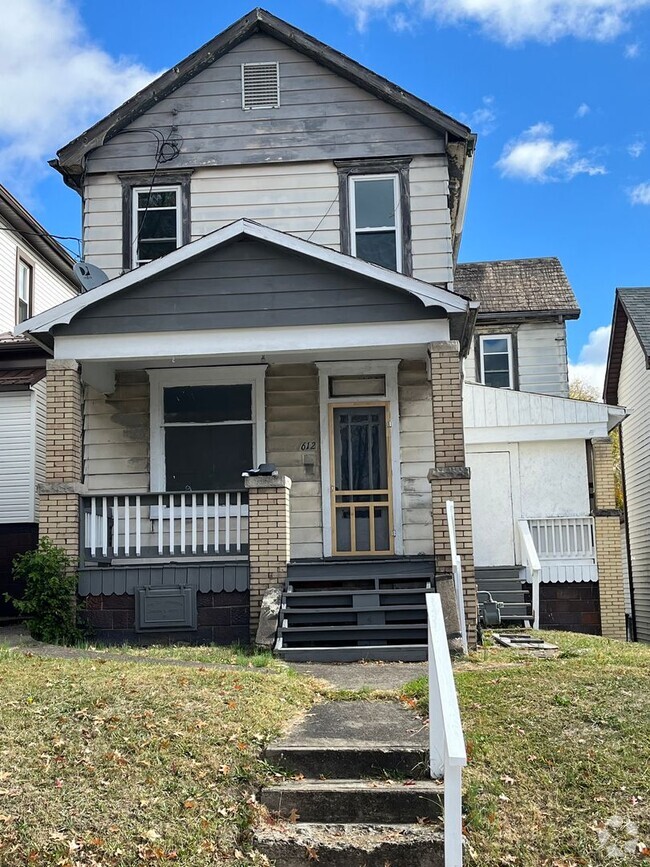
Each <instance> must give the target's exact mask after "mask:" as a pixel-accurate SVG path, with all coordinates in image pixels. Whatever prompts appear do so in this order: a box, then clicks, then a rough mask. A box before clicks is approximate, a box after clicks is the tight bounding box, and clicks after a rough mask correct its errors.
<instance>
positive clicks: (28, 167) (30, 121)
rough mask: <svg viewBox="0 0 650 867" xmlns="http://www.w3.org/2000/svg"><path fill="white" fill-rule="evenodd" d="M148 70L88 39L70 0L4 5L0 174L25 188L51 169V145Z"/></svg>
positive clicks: (107, 107) (143, 80)
mask: <svg viewBox="0 0 650 867" xmlns="http://www.w3.org/2000/svg"><path fill="white" fill-rule="evenodd" d="M25 46H28V47H29V50H28V51H26V50H25ZM153 77H154V73H153V72H152V71H150V70H148V69H146V68H145V67H144V66H142V65H141V64H139V63H137V62H135V61H133V60H130V59H128V58H124V57H112V56H111V55H110V54H108V53H107V52H106V51H104V50H103V49H102V48H100V47H99V46H98V45H96V44H94V43H93V41H92V39H91V38H90V37H89V35H88V33H87V31H86V30H85V28H84V25H83V23H82V22H81V19H80V18H79V15H78V14H77V11H76V8H75V7H74V6H73V4H72V3H71V2H70V0H20V2H19V3H7V4H4V5H3V9H2V28H0V105H2V111H1V112H0V176H2V177H3V178H5V179H6V180H7V183H9V185H10V186H11V187H12V189H14V190H16V189H18V190H19V194H22V193H26V194H28V193H29V190H30V188H31V187H32V186H33V184H34V183H35V182H36V181H38V180H39V179H40V178H41V177H42V176H43V175H44V174H45V173H47V172H49V171H50V169H49V168H48V166H47V164H46V160H47V159H48V158H50V157H52V156H54V153H55V151H56V150H57V148H59V147H62V146H63V145H64V144H66V143H67V142H68V141H69V140H70V139H72V138H74V137H75V136H76V135H78V134H79V133H81V132H83V131H84V129H86V128H87V127H88V126H90V125H91V124H92V123H94V122H95V121H96V120H98V119H99V118H101V117H103V116H104V115H105V114H107V113H108V112H109V111H111V110H112V109H113V108H116V107H117V106H118V105H120V103H122V102H124V100H125V99H127V98H128V97H129V96H132V95H133V94H134V93H136V92H137V91H138V90H140V88H142V87H144V85H145V84H147V83H148V82H149V81H151V80H152V78H153Z"/></svg>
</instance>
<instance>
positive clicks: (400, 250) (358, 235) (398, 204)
mask: <svg viewBox="0 0 650 867" xmlns="http://www.w3.org/2000/svg"><path fill="white" fill-rule="evenodd" d="M410 163H411V159H410V157H392V158H391V159H353V160H335V165H336V167H337V169H338V173H339V213H340V224H341V252H342V253H346V254H347V255H348V256H357V257H358V258H359V259H364V260H365V261H366V262H372V263H373V264H375V265H381V266H382V267H383V268H390V269H391V270H392V271H399V272H401V273H402V274H407V275H411V274H412V273H413V262H412V253H411V205H410V179H409V166H410Z"/></svg>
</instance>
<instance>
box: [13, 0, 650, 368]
mask: <svg viewBox="0 0 650 867" xmlns="http://www.w3.org/2000/svg"><path fill="white" fill-rule="evenodd" d="M251 6H252V3H251V0H248V2H242V0H230V2H229V3H223V2H215V0H192V2H191V3H186V4H178V3H172V2H169V0H138V2H133V0H129V2H126V0H111V2H108V0H21V2H20V3H14V4H12V7H10V8H9V9H6V10H4V11H3V19H4V21H3V29H2V32H1V33H0V105H2V111H1V112H0V180H2V182H3V183H4V184H5V185H6V186H8V187H9V189H11V190H12V191H13V192H14V193H15V194H16V195H18V196H19V197H20V198H21V199H22V200H23V201H24V202H25V203H26V205H27V206H28V207H29V208H30V209H31V210H32V211H33V212H34V214H35V215H36V216H37V218H38V219H39V220H41V222H43V223H44V225H45V226H46V227H47V228H48V230H49V231H51V232H53V233H55V234H61V235H79V234H80V200H79V198H78V197H77V195H76V194H75V193H73V192H72V191H70V190H68V189H67V188H66V187H65V186H64V184H63V181H62V180H61V179H60V178H59V176H58V175H57V174H56V173H55V172H54V171H53V170H52V169H50V168H49V167H48V166H47V162H46V161H47V159H49V158H51V157H53V156H54V154H55V151H56V149H57V148H58V147H60V146H62V145H63V144H65V143H66V142H67V141H68V140H69V139H70V138H72V137H73V136H74V135H76V134H78V133H79V132H81V131H83V129H85V128H86V127H87V126H88V125H89V124H90V123H92V122H93V121H94V120H96V119H98V118H99V117H102V116H103V115H105V114H106V113H107V112H108V111H109V110H110V109H111V108H113V107H115V106H116V105H118V104H119V103H120V102H121V101H123V99H125V98H126V97H127V96H129V95H131V93H133V92H135V90H137V89H138V88H139V87H141V86H142V85H143V84H144V83H146V81H147V80H149V79H150V78H151V77H152V76H153V74H155V73H159V72H161V71H164V70H165V69H167V68H168V67H169V66H171V65H173V64H174V63H175V62H177V61H178V60H181V59H182V58H183V57H185V56H186V55H187V54H189V53H190V52H191V51H193V50H195V49H196V48H197V47H198V46H199V45H201V44H202V43H204V42H205V41H207V40H208V39H210V38H211V37H212V36H214V35H215V34H216V33H217V32H219V31H220V30H222V29H223V28H224V27H226V26H228V25H229V24H230V23H232V22H233V21H234V20H235V19H236V18H238V17H239V16H240V15H242V14H244V13H245V12H247V11H249V9H250V8H251ZM266 8H268V9H269V10H270V11H271V12H273V13H275V14H277V15H279V16H280V17H283V18H285V19H287V20H288V21H290V22H291V23H294V24H296V25H297V26H298V27H300V28H302V29H304V30H306V31H308V32H309V33H311V34H313V35H314V36H316V37H317V38H319V39H321V40H322V41H324V42H327V43H329V44H330V45H332V46H334V47H335V48H337V49H339V50H340V51H343V52H344V53H346V54H348V55H349V56H351V57H353V58H354V59H356V60H358V61H360V62H361V63H363V64H365V65H366V66H369V67H370V68H371V69H373V70H375V71H377V72H379V73H380V74H382V75H384V76H386V77H387V78H389V79H391V80H392V81H394V82H396V83H397V84H399V85H401V86H402V87H404V88H405V89H407V90H410V91H412V92H413V93H415V94H417V95H418V96H420V97H422V98H423V99H426V100H427V101H429V102H431V103H432V104H433V105H435V106H437V107H438V108H440V109H442V110H443V111H446V112H447V113H449V114H451V115H453V116H455V117H458V118H460V119H462V120H464V121H466V122H468V123H469V124H470V125H471V126H472V127H473V128H474V129H475V130H476V131H477V132H478V133H479V145H478V151H477V159H476V168H475V174H474V179H473V183H472V190H471V195H470V202H469V212H468V219H467V223H466V228H465V235H464V239H463V246H462V250H461V259H462V260H464V261H468V260H482V259H498V258H514V257H522V256H550V255H555V256H559V257H560V259H561V260H562V262H563V264H564V267H565V269H566V271H567V274H568V276H569V279H570V281H571V283H572V285H573V287H574V290H575V292H576V294H577V296H578V300H579V302H580V304H581V306H582V310H583V313H582V317H581V319H580V320H579V322H578V323H573V324H570V325H569V346H570V353H571V358H572V361H573V362H576V363H579V362H580V361H582V366H580V365H578V373H579V374H580V375H582V376H583V377H584V378H586V379H592V380H597V379H598V377H599V376H600V375H601V372H602V361H603V352H604V349H605V347H606V337H607V333H606V331H605V330H604V328H605V326H607V325H608V324H609V320H610V316H611V309H612V303H613V292H614V287H615V286H617V285H618V286H634V285H647V284H648V283H649V282H650V273H649V265H648V235H649V230H650V165H649V154H650V116H649V99H648V97H649V93H648V82H649V81H650V75H649V73H650V0H563V2H559V0H309V2H305V0H267V2H266ZM25 44H27V45H31V46H33V48H34V51H33V53H29V54H26V53H25V52H24V50H23V48H24V45H25ZM66 243H68V244H70V245H71V246H72V247H73V249H76V244H75V242H66Z"/></svg>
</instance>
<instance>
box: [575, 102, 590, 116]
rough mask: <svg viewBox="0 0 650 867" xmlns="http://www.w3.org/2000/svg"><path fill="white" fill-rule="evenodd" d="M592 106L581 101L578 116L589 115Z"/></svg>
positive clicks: (577, 110)
mask: <svg viewBox="0 0 650 867" xmlns="http://www.w3.org/2000/svg"><path fill="white" fill-rule="evenodd" d="M590 111H591V108H590V107H589V106H588V105H587V103H586V102H581V103H580V105H579V106H578V108H577V109H576V117H587V115H588V114H589V112H590Z"/></svg>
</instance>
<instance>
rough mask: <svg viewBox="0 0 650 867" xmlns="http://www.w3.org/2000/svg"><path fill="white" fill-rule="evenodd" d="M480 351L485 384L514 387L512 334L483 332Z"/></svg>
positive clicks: (480, 339)
mask: <svg viewBox="0 0 650 867" xmlns="http://www.w3.org/2000/svg"><path fill="white" fill-rule="evenodd" d="M479 353H480V365H481V379H482V382H483V384H484V385H490V386H492V387H493V388H514V364H513V352H512V335H510V334H481V336H480V337H479Z"/></svg>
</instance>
